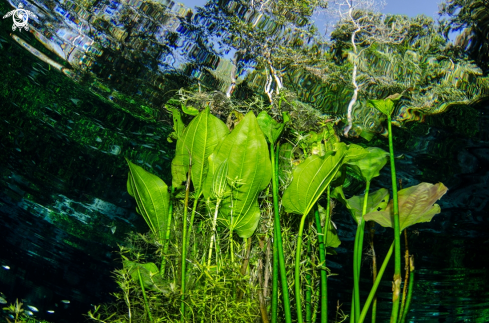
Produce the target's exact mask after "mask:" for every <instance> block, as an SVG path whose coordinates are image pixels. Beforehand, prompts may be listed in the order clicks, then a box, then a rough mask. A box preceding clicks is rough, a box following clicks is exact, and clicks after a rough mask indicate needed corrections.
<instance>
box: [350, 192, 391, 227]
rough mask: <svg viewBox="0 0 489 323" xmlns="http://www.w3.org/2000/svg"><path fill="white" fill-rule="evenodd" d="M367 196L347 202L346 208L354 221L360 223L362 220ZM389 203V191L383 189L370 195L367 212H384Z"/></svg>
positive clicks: (355, 197) (356, 196)
mask: <svg viewBox="0 0 489 323" xmlns="http://www.w3.org/2000/svg"><path fill="white" fill-rule="evenodd" d="M364 198H365V195H355V196H352V197H351V198H349V199H347V200H346V207H347V208H348V209H349V210H350V213H351V215H352V216H353V219H354V220H355V221H356V222H357V224H359V223H360V220H361V218H362V210H363V200H364ZM387 203H389V191H388V190H387V189H385V188H381V189H379V190H377V191H375V192H373V193H371V194H369V195H368V198H367V212H366V213H369V212H374V211H383V210H385V208H386V207H387Z"/></svg>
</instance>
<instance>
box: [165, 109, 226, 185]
mask: <svg viewBox="0 0 489 323" xmlns="http://www.w3.org/2000/svg"><path fill="white" fill-rule="evenodd" d="M228 133H229V131H228V128H227V127H226V124H225V123H224V122H222V121H221V120H220V119H218V118H217V117H215V116H213V115H212V114H211V113H210V112H209V108H205V109H204V110H202V112H200V113H199V115H198V116H197V117H195V118H194V119H193V120H192V121H191V122H190V123H189V125H188V126H187V128H185V130H184V132H183V134H182V135H181V136H180V138H179V139H178V141H177V147H176V149H175V158H173V160H172V166H171V172H172V185H173V187H175V188H178V187H181V186H182V183H183V182H185V181H186V180H187V173H188V169H189V165H190V160H191V162H192V170H191V172H192V174H191V179H192V185H193V186H194V189H195V192H196V193H197V194H199V193H201V191H202V185H203V183H204V179H205V176H206V174H207V168H208V157H209V156H210V155H211V153H212V152H213V151H214V148H215V147H216V146H217V145H218V144H219V143H220V142H221V141H222V140H223V138H224V137H225V136H226V135H227V134H228Z"/></svg>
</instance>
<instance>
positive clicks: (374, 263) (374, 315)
mask: <svg viewBox="0 0 489 323" xmlns="http://www.w3.org/2000/svg"><path fill="white" fill-rule="evenodd" d="M374 227H375V222H372V221H371V222H370V249H371V252H372V278H373V281H374V282H375V280H376V279H377V255H376V254H375V249H374V236H375V229H374ZM376 319H377V295H375V296H374V301H373V303H372V323H375V321H376Z"/></svg>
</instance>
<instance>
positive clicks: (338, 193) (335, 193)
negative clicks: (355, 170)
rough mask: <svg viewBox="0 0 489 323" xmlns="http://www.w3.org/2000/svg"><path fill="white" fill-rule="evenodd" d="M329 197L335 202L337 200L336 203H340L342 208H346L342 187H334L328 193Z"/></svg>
mask: <svg viewBox="0 0 489 323" xmlns="http://www.w3.org/2000/svg"><path fill="white" fill-rule="evenodd" d="M330 196H331V197H332V198H334V199H336V200H338V202H340V203H341V204H343V205H344V206H346V203H347V202H346V197H345V193H343V186H336V187H335V188H334V189H333V190H332V191H331V193H330Z"/></svg>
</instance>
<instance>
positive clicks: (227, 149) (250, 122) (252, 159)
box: [203, 112, 272, 238]
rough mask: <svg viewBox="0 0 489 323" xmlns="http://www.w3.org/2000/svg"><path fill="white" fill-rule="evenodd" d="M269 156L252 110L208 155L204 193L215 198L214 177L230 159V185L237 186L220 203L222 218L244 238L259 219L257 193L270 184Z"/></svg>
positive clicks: (254, 227)
mask: <svg viewBox="0 0 489 323" xmlns="http://www.w3.org/2000/svg"><path fill="white" fill-rule="evenodd" d="M269 156H270V154H269V151H268V145H267V141H266V139H265V136H264V135H263V132H262V131H261V130H260V127H259V125H258V122H257V121H256V117H255V115H254V114H253V112H249V113H248V114H247V115H246V116H245V117H244V118H243V120H241V122H240V123H239V124H238V125H237V126H236V127H235V128H234V130H233V131H232V132H231V133H230V134H229V135H227V136H226V137H225V138H224V140H223V141H222V142H221V143H220V144H219V145H218V146H217V147H216V148H215V150H214V152H213V153H212V154H211V155H210V156H209V172H208V174H207V178H206V179H205V183H204V189H203V192H204V196H205V198H206V199H212V198H213V196H212V186H213V183H214V178H215V177H216V176H217V174H218V170H219V167H220V166H221V165H222V163H223V162H224V161H226V160H227V163H228V172H227V173H228V175H227V178H228V185H229V186H231V184H233V185H232V186H234V188H233V190H232V194H231V195H229V196H227V197H225V199H224V200H223V201H222V202H221V205H222V206H221V208H220V209H219V215H220V219H219V220H220V222H221V223H224V224H225V225H227V226H228V227H229V228H230V229H233V231H234V232H236V233H237V234H238V235H239V236H240V237H242V238H248V237H250V236H251V235H252V234H253V232H255V229H256V227H257V225H258V222H259V220H260V208H259V206H258V194H259V193H260V192H261V191H262V190H264V189H265V188H266V187H267V186H268V184H269V183H270V179H271V177H272V170H271V168H272V167H271V163H270V158H269ZM231 206H232V208H231Z"/></svg>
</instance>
